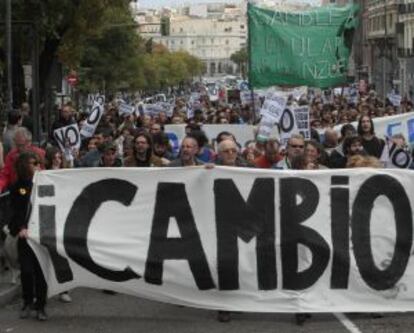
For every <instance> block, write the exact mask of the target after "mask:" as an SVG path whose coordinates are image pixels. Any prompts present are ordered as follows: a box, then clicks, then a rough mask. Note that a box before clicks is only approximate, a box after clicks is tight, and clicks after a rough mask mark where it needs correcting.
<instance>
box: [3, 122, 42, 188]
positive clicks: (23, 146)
mask: <svg viewBox="0 0 414 333" xmlns="http://www.w3.org/2000/svg"><path fill="white" fill-rule="evenodd" d="M13 140H14V144H15V148H14V149H12V150H11V151H10V152H9V153H8V154H7V155H6V159H5V161H4V168H3V169H2V170H1V171H0V193H1V192H3V191H4V190H6V189H7V188H8V187H9V186H10V185H11V184H13V183H14V182H16V180H17V175H16V171H15V169H14V164H15V162H16V160H17V158H18V157H19V155H20V153H22V152H24V151H31V152H34V153H36V154H37V155H39V157H40V158H41V161H42V163H41V164H42V169H43V160H44V157H45V151H44V150H43V149H41V148H38V147H36V146H33V145H32V133H30V131H29V130H28V129H27V128H25V127H19V128H18V129H17V130H16V132H15V134H14V137H13Z"/></svg>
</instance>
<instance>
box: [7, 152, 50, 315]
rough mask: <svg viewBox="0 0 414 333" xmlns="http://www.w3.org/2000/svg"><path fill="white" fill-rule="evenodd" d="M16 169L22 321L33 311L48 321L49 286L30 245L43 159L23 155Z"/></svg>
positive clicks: (14, 225) (14, 221)
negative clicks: (35, 188)
mask: <svg viewBox="0 0 414 333" xmlns="http://www.w3.org/2000/svg"><path fill="white" fill-rule="evenodd" d="M14 168H15V170H16V174H17V181H16V182H15V183H13V185H11V186H10V189H9V190H10V202H11V219H10V222H9V229H10V234H11V235H12V236H18V241H17V252H18V257H19V263H20V271H21V275H20V279H21V285H22V297H23V306H22V309H21V311H20V318H22V319H26V318H28V317H30V315H31V311H32V310H36V318H37V319H38V320H40V321H45V320H47V315H46V312H45V305H46V294H47V284H46V281H45V279H44V276H43V273H42V270H41V268H40V265H39V262H38V261H37V258H36V256H35V254H34V252H33V250H32V248H31V247H30V246H29V244H28V243H27V239H28V238H29V233H28V226H27V223H28V217H29V206H30V194H31V191H32V186H33V182H32V180H33V175H34V173H35V172H36V171H38V170H40V157H39V155H37V154H36V153H34V152H30V151H25V152H22V153H21V154H20V155H19V156H18V158H17V160H16V162H15V164H14Z"/></svg>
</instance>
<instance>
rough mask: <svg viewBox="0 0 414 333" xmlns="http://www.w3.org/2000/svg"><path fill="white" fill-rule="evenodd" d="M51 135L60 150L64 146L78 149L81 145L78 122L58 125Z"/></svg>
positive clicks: (63, 150) (63, 148)
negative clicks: (63, 125) (62, 125)
mask: <svg viewBox="0 0 414 333" xmlns="http://www.w3.org/2000/svg"><path fill="white" fill-rule="evenodd" d="M53 137H54V138H55V140H56V142H57V143H58V145H59V148H60V150H61V151H62V152H65V148H68V147H70V148H76V149H77V150H79V148H80V145H81V138H80V133H79V127H78V124H76V123H75V124H71V125H68V126H65V127H60V128H57V129H55V130H54V132H53Z"/></svg>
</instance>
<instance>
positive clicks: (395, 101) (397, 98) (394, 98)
mask: <svg viewBox="0 0 414 333" xmlns="http://www.w3.org/2000/svg"><path fill="white" fill-rule="evenodd" d="M387 98H388V99H389V100H390V102H391V104H392V105H393V106H397V107H398V106H400V105H401V100H402V97H401V95H398V94H396V93H394V92H392V93H389V94H388V95H387Z"/></svg>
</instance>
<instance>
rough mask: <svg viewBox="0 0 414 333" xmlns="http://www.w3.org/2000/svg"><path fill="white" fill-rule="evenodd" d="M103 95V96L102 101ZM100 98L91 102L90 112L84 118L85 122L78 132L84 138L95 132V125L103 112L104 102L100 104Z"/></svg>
mask: <svg viewBox="0 0 414 333" xmlns="http://www.w3.org/2000/svg"><path fill="white" fill-rule="evenodd" d="M104 100H105V97H103V101H104ZM100 102H102V99H100V100H99V101H98V100H95V101H94V103H93V108H92V112H91V113H90V114H89V116H88V118H87V119H86V122H85V124H84V125H83V126H82V129H81V131H80V134H81V135H82V136H83V137H85V138H90V137H91V136H93V134H94V133H95V130H96V127H97V126H98V124H99V121H100V120H101V117H102V115H103V113H104V104H103V103H102V104H100Z"/></svg>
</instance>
